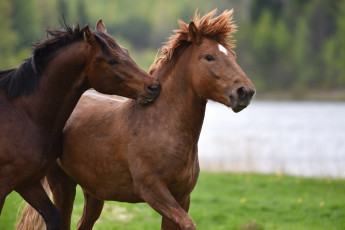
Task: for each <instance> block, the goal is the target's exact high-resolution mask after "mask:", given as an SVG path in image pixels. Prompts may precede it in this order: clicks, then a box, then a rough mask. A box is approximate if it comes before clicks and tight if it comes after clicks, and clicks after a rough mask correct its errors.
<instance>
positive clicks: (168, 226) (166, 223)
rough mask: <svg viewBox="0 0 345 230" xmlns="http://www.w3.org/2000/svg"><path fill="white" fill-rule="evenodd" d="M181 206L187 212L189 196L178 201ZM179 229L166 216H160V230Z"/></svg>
mask: <svg viewBox="0 0 345 230" xmlns="http://www.w3.org/2000/svg"><path fill="white" fill-rule="evenodd" d="M178 203H179V204H180V205H181V207H182V208H183V209H184V210H185V211H186V212H187V213H188V210H189V204H190V196H188V197H187V198H186V199H183V200H181V201H179V202H178ZM174 229H179V227H178V226H177V225H176V224H175V223H174V222H172V221H170V220H169V219H167V218H166V217H164V216H163V217H162V230H174Z"/></svg>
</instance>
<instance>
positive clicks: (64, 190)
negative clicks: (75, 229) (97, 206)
mask: <svg viewBox="0 0 345 230" xmlns="http://www.w3.org/2000/svg"><path fill="white" fill-rule="evenodd" d="M46 178H47V181H48V183H49V187H50V189H51V191H52V194H53V199H54V204H55V206H56V208H57V209H58V210H59V212H60V214H61V229H62V230H69V229H70V227H71V218H72V211H73V203H74V198H75V194H76V186H77V184H76V183H75V182H74V181H73V180H72V179H71V178H70V177H69V176H68V175H67V174H66V173H65V172H64V171H63V170H62V169H61V168H60V166H59V165H58V164H57V163H56V162H54V163H53V164H52V165H51V166H50V167H49V171H48V173H47V174H46Z"/></svg>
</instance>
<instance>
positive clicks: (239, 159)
mask: <svg viewBox="0 0 345 230" xmlns="http://www.w3.org/2000/svg"><path fill="white" fill-rule="evenodd" d="M199 158H200V166H201V170H202V171H231V172H260V173H283V174H290V175H297V176H308V177H309V176H312V177H341V178H345V102H282V101H253V102H252V103H251V105H249V107H248V108H246V109H245V110H243V111H241V112H240V113H234V112H232V110H231V109H229V108H227V107H225V106H224V105H221V104H219V103H215V102H208V104H207V109H206V115H205V121H204V125H203V129H202V131H201V135H200V140H199Z"/></svg>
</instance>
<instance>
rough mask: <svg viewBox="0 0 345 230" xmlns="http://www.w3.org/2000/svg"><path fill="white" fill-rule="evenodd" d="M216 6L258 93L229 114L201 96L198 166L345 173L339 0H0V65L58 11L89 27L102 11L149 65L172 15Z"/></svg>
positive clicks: (344, 33)
mask: <svg viewBox="0 0 345 230" xmlns="http://www.w3.org/2000/svg"><path fill="white" fill-rule="evenodd" d="M215 8H218V13H221V12H222V11H224V10H226V9H231V8H234V20H235V22H236V24H237V25H238V26H239V28H238V32H237V33H236V34H235V39H236V40H237V43H236V48H235V49H234V50H235V52H236V53H237V62H238V63H239V65H240V66H241V67H242V68H243V70H244V72H245V73H246V74H247V76H248V77H249V78H250V79H251V80H252V82H253V83H254V85H255V87H256V89H257V95H256V98H255V100H254V101H253V102H252V104H251V105H250V106H249V107H248V108H247V109H245V110H244V111H243V112H240V113H238V114H234V113H233V112H232V111H231V110H230V109H228V108H226V107H225V106H223V105H220V104H216V103H214V102H210V103H208V108H207V112H206V118H205V124H204V127H203V130H202V133H201V137H200V144H199V152H200V163H201V167H202V170H204V171H207V170H213V171H236V172H243V171H245V172H263V173H286V174H294V175H302V176H332V177H345V170H343V169H344V168H345V121H344V120H345V103H344V101H345V1H344V0H334V1H323V0H305V1H298V0H212V1H210V0H189V1H184V0H174V1H162V0H145V1H136V0H118V1H114V0H98V1H92V0H50V1H47V0H1V1H0V69H8V68H14V67H16V66H18V65H19V64H20V63H21V62H22V60H23V59H25V58H27V57H29V56H30V51H31V44H32V43H34V42H36V41H39V40H42V39H46V33H45V29H46V28H47V27H48V26H54V27H59V26H60V24H59V19H60V21H61V20H62V15H63V14H64V15H65V18H66V21H67V23H68V24H73V23H78V22H79V23H80V24H81V25H84V24H86V23H90V24H91V25H92V27H94V25H95V23H96V22H97V20H98V19H99V18H102V19H103V21H104V23H105V24H106V26H107V29H108V32H109V33H110V34H111V35H113V36H114V37H115V38H116V39H117V40H118V41H119V42H120V44H122V45H123V46H125V47H126V48H128V50H129V51H130V54H131V56H132V57H133V59H134V60H135V61H136V62H137V63H138V65H139V66H140V67H142V68H143V69H145V70H148V69H149V67H150V65H151V63H152V62H153V61H154V58H155V55H156V53H157V50H158V49H159V48H160V47H161V46H162V44H163V43H164V42H165V41H166V40H167V37H169V35H170V34H172V30H174V29H176V28H177V27H178V24H177V20H178V19H182V20H184V21H189V20H191V19H192V18H193V15H194V12H195V10H197V9H198V11H199V12H200V14H201V15H203V14H205V13H207V12H209V11H211V10H213V9H215ZM191 119H192V118H191Z"/></svg>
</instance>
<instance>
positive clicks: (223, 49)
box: [218, 44, 228, 55]
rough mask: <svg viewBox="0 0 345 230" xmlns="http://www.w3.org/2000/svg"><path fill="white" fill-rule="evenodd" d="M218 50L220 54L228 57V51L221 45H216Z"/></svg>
mask: <svg viewBox="0 0 345 230" xmlns="http://www.w3.org/2000/svg"><path fill="white" fill-rule="evenodd" d="M218 49H219V51H220V52H222V53H225V55H228V50H227V49H226V48H225V47H224V46H222V45H221V44H218Z"/></svg>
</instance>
